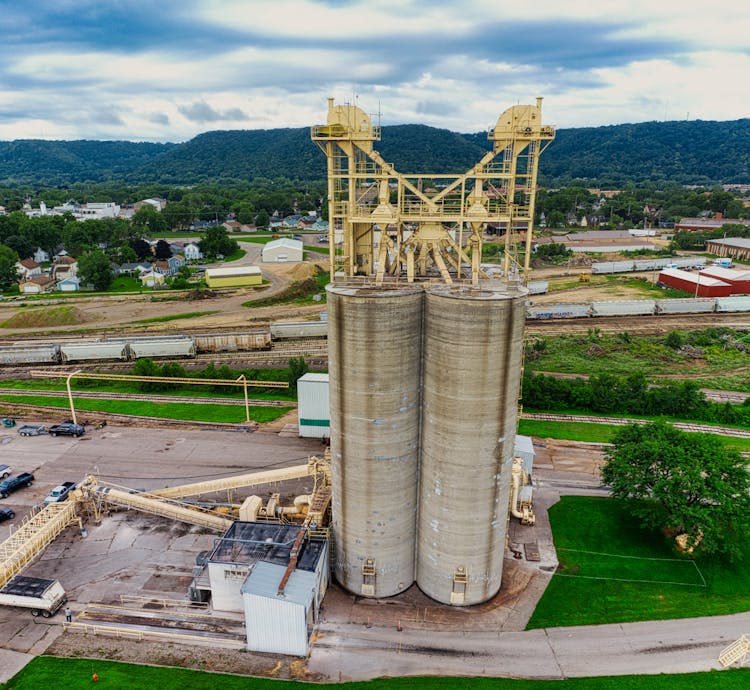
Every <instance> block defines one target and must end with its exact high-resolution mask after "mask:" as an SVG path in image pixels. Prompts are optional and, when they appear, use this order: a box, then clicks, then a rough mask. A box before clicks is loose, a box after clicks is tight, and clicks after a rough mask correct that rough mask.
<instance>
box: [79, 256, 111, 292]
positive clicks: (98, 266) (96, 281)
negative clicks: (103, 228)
mask: <svg viewBox="0 0 750 690" xmlns="http://www.w3.org/2000/svg"><path fill="white" fill-rule="evenodd" d="M78 275H79V277H80V279H81V281H82V282H84V283H91V284H93V286H94V289H96V290H109V286H110V285H112V281H113V280H114V275H113V273H112V263H111V262H110V260H109V257H108V256H107V255H106V254H105V253H104V252H103V251H102V250H101V249H97V250H95V251H93V252H86V253H85V254H82V255H81V257H80V258H79V259H78Z"/></svg>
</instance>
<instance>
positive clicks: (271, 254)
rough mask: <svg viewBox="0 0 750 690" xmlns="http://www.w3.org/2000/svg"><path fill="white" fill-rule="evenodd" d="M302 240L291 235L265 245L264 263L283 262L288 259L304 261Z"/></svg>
mask: <svg viewBox="0 0 750 690" xmlns="http://www.w3.org/2000/svg"><path fill="white" fill-rule="evenodd" d="M303 252H304V250H303V246H302V242H300V241H299V240H293V239H292V238H291V237H282V238H280V239H278V240H272V241H271V242H268V243H267V244H266V245H265V246H264V247H263V262H264V263H283V262H286V261H302V256H303Z"/></svg>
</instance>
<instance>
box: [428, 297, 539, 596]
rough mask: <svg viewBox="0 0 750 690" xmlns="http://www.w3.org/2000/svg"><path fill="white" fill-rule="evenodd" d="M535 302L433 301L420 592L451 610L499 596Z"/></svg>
mask: <svg viewBox="0 0 750 690" xmlns="http://www.w3.org/2000/svg"><path fill="white" fill-rule="evenodd" d="M526 296H527V290H526V289H525V288H523V287H520V286H516V285H514V284H507V283H497V284H495V283H492V284H491V286H490V287H482V288H481V289H479V288H466V287H457V286H437V287H433V288H430V289H428V290H427V293H426V299H425V313H424V352H423V363H422V366H423V401H422V407H423V409H422V437H421V445H422V449H421V470H420V497H419V522H418V534H417V584H418V585H419V587H420V588H421V589H422V591H423V592H425V594H427V595H428V596H430V597H432V598H433V599H436V600H437V601H440V602H443V603H446V604H456V605H469V604H477V603H480V602H483V601H486V600H488V599H490V598H492V597H493V596H494V595H495V594H496V593H497V592H498V590H499V589H500V584H501V578H502V566H503V553H504V548H505V535H506V529H507V520H508V502H509V498H510V485H511V473H510V470H511V463H512V458H513V442H514V438H515V431H516V422H517V416H518V393H519V386H520V375H521V366H522V350H523V328H524V318H525V302H526Z"/></svg>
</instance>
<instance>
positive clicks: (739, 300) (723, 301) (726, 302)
mask: <svg viewBox="0 0 750 690" xmlns="http://www.w3.org/2000/svg"><path fill="white" fill-rule="evenodd" d="M716 311H717V312H733V311H750V295H737V296H735V297H717V298H716Z"/></svg>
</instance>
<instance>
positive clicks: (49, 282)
mask: <svg viewBox="0 0 750 690" xmlns="http://www.w3.org/2000/svg"><path fill="white" fill-rule="evenodd" d="M54 287H55V281H54V280H53V279H52V278H50V277H49V276H34V277H33V278H30V279H29V280H27V281H25V282H23V283H20V284H19V286H18V288H19V289H20V290H21V292H22V293H23V294H24V295H39V294H41V293H43V292H49V291H50V290H52V289H53V288H54Z"/></svg>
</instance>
